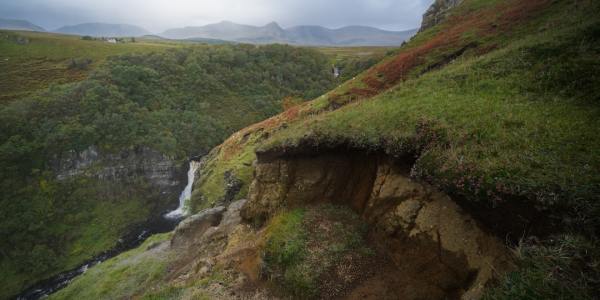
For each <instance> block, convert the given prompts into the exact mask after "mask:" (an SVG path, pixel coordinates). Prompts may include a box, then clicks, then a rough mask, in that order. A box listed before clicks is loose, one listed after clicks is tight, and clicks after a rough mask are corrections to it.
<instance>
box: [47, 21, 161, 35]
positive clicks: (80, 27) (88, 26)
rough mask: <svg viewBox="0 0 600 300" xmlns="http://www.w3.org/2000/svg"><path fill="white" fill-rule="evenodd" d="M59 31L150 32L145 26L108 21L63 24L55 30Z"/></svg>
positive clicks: (97, 33) (80, 32)
mask: <svg viewBox="0 0 600 300" xmlns="http://www.w3.org/2000/svg"><path fill="white" fill-rule="evenodd" d="M54 32H57V33H65V34H75V35H91V36H110V37H124V36H136V37H137V36H142V35H147V34H150V32H149V31H148V30H146V29H144V28H141V27H139V26H135V25H129V24H106V23H84V24H77V25H71V26H63V27H61V28H58V29H56V30H54Z"/></svg>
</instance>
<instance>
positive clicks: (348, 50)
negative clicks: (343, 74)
mask: <svg viewBox="0 0 600 300" xmlns="http://www.w3.org/2000/svg"><path fill="white" fill-rule="evenodd" d="M395 48H396V47H319V48H316V49H317V50H318V51H320V52H322V53H323V54H325V55H327V56H328V57H330V59H331V61H332V62H333V63H335V62H339V61H342V60H347V59H356V58H365V57H373V56H374V57H383V56H385V55H386V54H387V53H388V52H389V51H392V50H394V49H395Z"/></svg>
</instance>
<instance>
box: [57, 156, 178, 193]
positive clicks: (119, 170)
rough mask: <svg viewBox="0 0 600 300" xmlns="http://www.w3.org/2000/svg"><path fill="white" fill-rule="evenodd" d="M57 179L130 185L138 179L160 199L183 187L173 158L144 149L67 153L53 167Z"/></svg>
mask: <svg viewBox="0 0 600 300" xmlns="http://www.w3.org/2000/svg"><path fill="white" fill-rule="evenodd" d="M52 168H53V170H54V172H55V174H56V177H57V179H59V180H65V179H68V178H71V177H75V176H87V177H92V178H96V179H100V180H107V181H115V182H117V181H118V182H133V181H136V180H139V179H140V178H142V179H144V180H145V181H146V182H148V183H149V184H150V185H151V186H152V187H153V188H156V189H158V190H159V191H160V194H163V195H165V196H166V195H172V196H176V195H177V194H178V193H179V192H180V191H181V189H182V186H183V185H184V184H185V182H183V179H184V178H185V176H184V172H185V170H183V168H182V167H181V166H179V165H178V164H177V163H176V162H175V160H173V159H172V158H170V157H168V156H166V155H164V154H162V153H160V152H158V151H156V150H153V149H150V148H147V147H136V148H135V149H132V150H126V151H121V152H120V153H103V152H102V151H100V150H99V149H98V148H97V147H95V146H91V147H89V148H88V149H86V150H84V151H81V152H76V151H70V152H68V153H66V154H63V155H62V156H61V157H60V158H57V159H55V160H54V162H53V163H52Z"/></svg>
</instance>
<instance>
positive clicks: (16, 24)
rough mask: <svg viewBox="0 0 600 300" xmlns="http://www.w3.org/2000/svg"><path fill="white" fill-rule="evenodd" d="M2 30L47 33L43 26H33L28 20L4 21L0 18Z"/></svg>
mask: <svg viewBox="0 0 600 300" xmlns="http://www.w3.org/2000/svg"><path fill="white" fill-rule="evenodd" d="M0 29H7V30H26V31H39V32H46V29H44V28H43V27H41V26H38V25H36V24H33V23H31V22H29V21H27V20H18V19H2V18H0Z"/></svg>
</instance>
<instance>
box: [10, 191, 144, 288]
mask: <svg viewBox="0 0 600 300" xmlns="http://www.w3.org/2000/svg"><path fill="white" fill-rule="evenodd" d="M74 184H76V185H81V186H80V187H79V188H77V189H76V190H74V191H66V190H61V192H68V193H72V194H71V195H70V196H71V197H73V198H72V199H71V201H73V200H75V201H77V202H76V203H72V202H71V203H69V202H67V203H63V204H64V207H63V209H65V210H67V209H69V205H77V207H78V208H79V210H72V211H74V212H73V213H70V214H66V215H65V216H64V218H63V219H62V220H61V221H62V222H61V224H59V225H56V224H48V223H46V224H43V225H42V226H44V227H45V229H46V232H49V234H52V237H55V238H56V240H54V241H53V243H55V244H59V245H61V246H60V249H62V252H54V251H52V252H50V253H48V254H47V255H45V256H43V255H41V254H40V255H36V254H31V253H29V254H30V255H36V257H38V258H37V259H38V260H41V261H37V262H36V264H37V265H36V266H34V267H33V268H34V269H33V270H35V271H29V272H24V271H23V267H24V266H23V264H24V262H23V261H13V260H3V261H2V270H3V272H2V274H1V275H0V282H1V283H2V286H3V287H4V288H3V289H2V291H1V292H0V298H3V297H9V296H13V295H14V294H16V293H18V292H19V291H21V290H22V289H23V288H24V287H26V286H27V285H30V284H32V283H34V282H35V281H37V280H40V279H45V278H48V277H51V276H54V275H56V274H58V273H60V272H63V271H66V270H70V269H74V268H76V267H78V266H79V265H80V264H81V263H82V262H83V261H86V260H88V259H91V258H93V257H94V256H96V255H99V254H100V253H102V252H104V251H106V250H107V249H111V248H113V247H114V246H116V243H117V241H118V240H119V238H121V237H122V236H123V235H124V234H125V233H126V232H127V230H128V229H129V228H130V227H131V226H132V224H140V223H142V222H144V221H145V220H147V219H148V218H149V216H150V214H151V207H152V206H153V205H155V203H152V201H149V200H148V199H140V198H132V197H131V195H130V194H131V191H130V190H127V187H123V186H119V185H114V184H113V185H111V184H102V183H99V182H96V183H93V184H88V185H84V183H83V182H82V181H78V182H76V183H74ZM107 189H115V190H120V191H122V194H119V195H116V194H113V195H112V196H113V197H115V198H113V199H112V200H107V199H105V198H104V197H103V195H104V192H105V191H106V190H107ZM80 199H83V200H80ZM31 226H35V224H31ZM30 230H35V229H34V228H33V227H30ZM37 242H38V244H37V246H38V249H45V248H39V246H42V245H44V244H43V243H42V241H37ZM34 249H35V247H34ZM27 263H31V261H27Z"/></svg>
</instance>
